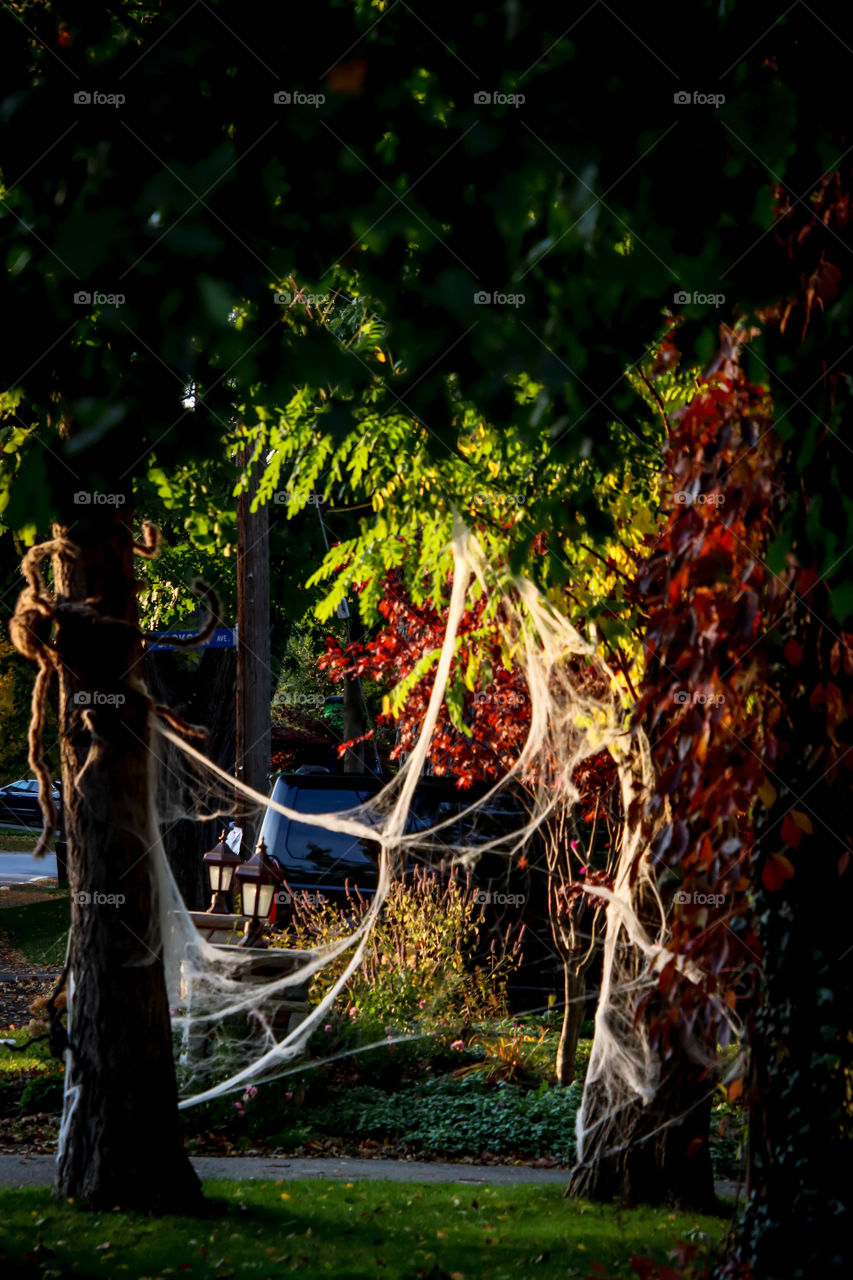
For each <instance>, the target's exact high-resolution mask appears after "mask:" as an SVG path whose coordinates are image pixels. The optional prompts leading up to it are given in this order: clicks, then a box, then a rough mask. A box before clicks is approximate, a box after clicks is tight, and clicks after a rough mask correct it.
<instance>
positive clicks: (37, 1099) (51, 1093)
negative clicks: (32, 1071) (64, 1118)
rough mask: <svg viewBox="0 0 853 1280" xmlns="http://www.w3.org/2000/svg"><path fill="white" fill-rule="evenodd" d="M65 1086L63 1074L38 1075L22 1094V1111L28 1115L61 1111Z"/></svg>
mask: <svg viewBox="0 0 853 1280" xmlns="http://www.w3.org/2000/svg"><path fill="white" fill-rule="evenodd" d="M64 1087H65V1078H64V1077H63V1076H37V1077H36V1079H35V1080H31V1081H30V1082H29V1084H28V1085H26V1086H25V1088H24V1091H23V1093H22V1094H21V1102H20V1107H21V1111H22V1112H23V1113H24V1115H26V1116H32V1115H36V1113H37V1112H40V1111H46V1112H49V1113H51V1114H52V1113H54V1112H59V1111H61V1110H62V1094H63V1090H64Z"/></svg>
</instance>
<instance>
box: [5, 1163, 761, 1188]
mask: <svg viewBox="0 0 853 1280" xmlns="http://www.w3.org/2000/svg"><path fill="white" fill-rule="evenodd" d="M54 1164H55V1161H54V1158H53V1156H4V1155H0V1186H6V1187H26V1186H32V1187H39V1186H47V1185H48V1184H49V1183H50V1182H51V1180H52V1178H53V1170H54ZM193 1165H194V1166H195V1169H196V1172H197V1173H198V1175H199V1177H200V1178H202V1179H203V1180H204V1181H207V1180H209V1179H211V1178H234V1179H237V1180H238V1181H243V1180H244V1179H246V1178H263V1179H267V1180H272V1181H276V1180H278V1179H279V1178H283V1179H288V1180H290V1179H295V1178H321V1179H324V1180H325V1181H328V1182H357V1181H359V1180H365V1181H370V1182H373V1181H378V1180H381V1179H385V1180H387V1181H389V1182H461V1183H465V1184H467V1185H474V1186H476V1185H490V1186H503V1187H506V1186H518V1185H520V1184H521V1183H530V1182H533V1183H540V1184H541V1183H550V1184H552V1185H553V1184H555V1183H556V1184H557V1185H558V1186H565V1184H566V1183H567V1182H568V1179H569V1171H568V1169H530V1168H528V1167H527V1166H525V1165H506V1164H495V1165H477V1164H432V1163H429V1162H427V1161H418V1160H348V1159H345V1158H341V1159H337V1160H335V1159H332V1160H328V1159H317V1160H310V1159H298V1158H297V1157H293V1158H288V1157H285V1156H282V1157H275V1156H272V1157H269V1158H265V1157H264V1158H259V1157H252V1156H231V1157H218V1156H199V1157H197V1158H196V1159H195V1160H193ZM714 1185H715V1187H716V1190H717V1195H718V1196H725V1197H726V1198H728V1199H734V1198H735V1197H736V1195H737V1192H738V1187H737V1184H736V1183H734V1182H717V1183H715V1184H714Z"/></svg>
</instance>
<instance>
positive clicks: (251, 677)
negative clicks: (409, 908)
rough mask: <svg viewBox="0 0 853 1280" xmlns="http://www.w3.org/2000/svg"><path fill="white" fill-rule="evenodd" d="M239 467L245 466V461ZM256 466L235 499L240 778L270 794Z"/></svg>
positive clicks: (246, 841) (248, 829)
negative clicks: (253, 506) (255, 507)
mask: <svg viewBox="0 0 853 1280" xmlns="http://www.w3.org/2000/svg"><path fill="white" fill-rule="evenodd" d="M241 464H242V465H245V460H244V458H243V457H242V456H241ZM260 472H261V467H260V464H259V462H256V463H255V465H254V467H253V469H252V476H251V479H250V481H249V484H248V487H247V488H246V490H245V491H244V492H242V493H241V494H240V495H239V497H238V499H237V777H238V778H240V779H241V781H243V782H245V783H247V784H248V785H249V786H250V787H254V788H255V790H256V791H260V792H261V793H262V794H263V795H266V794H267V791H268V789H269V770H270V755H271V741H270V702H271V700H272V672H271V669H270V542H269V510H268V508H267V507H266V505H261V506H259V507H258V509H257V511H255V512H252V511H251V510H250V508H251V505H252V501H253V499H254V497H255V496H256V494H257V492H258V485H259V482H260ZM237 820H238V823H239V824H240V825H241V826H242V828H243V856H244V857H245V856H247V855H248V854H250V853H251V852H252V850H253V849H254V846H255V840H256V838H257V834H258V831H257V828H258V825H259V824H258V818H257V812H256V811H255V810H254V808H253V807H252V806H251V805H246V804H244V802H243V801H242V800H241V799H240V797H239V796H238V798H237Z"/></svg>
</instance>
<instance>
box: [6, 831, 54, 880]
mask: <svg viewBox="0 0 853 1280" xmlns="http://www.w3.org/2000/svg"><path fill="white" fill-rule="evenodd" d="M2 843H3V833H2V832H0V844H2ZM51 879H52V880H55V879H56V854H55V853H46V854H45V856H44V857H43V858H39V860H38V861H36V859H35V858H33V857H31V856H30V854H28V853H3V852H0V884H34V883H35V882H36V881H37V880H51Z"/></svg>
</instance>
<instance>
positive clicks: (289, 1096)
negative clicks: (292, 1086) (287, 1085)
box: [284, 1090, 293, 1098]
mask: <svg viewBox="0 0 853 1280" xmlns="http://www.w3.org/2000/svg"><path fill="white" fill-rule="evenodd" d="M284 1096H285V1098H292V1097H293V1094H292V1093H291V1092H290V1091H289V1090H288V1092H287V1093H286V1094H285V1095H284Z"/></svg>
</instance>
